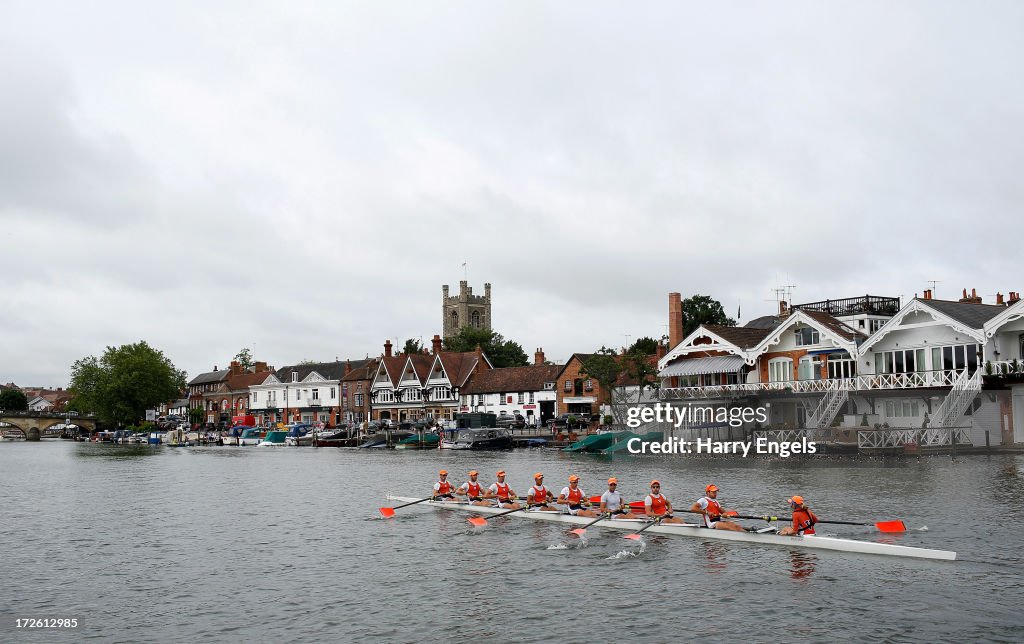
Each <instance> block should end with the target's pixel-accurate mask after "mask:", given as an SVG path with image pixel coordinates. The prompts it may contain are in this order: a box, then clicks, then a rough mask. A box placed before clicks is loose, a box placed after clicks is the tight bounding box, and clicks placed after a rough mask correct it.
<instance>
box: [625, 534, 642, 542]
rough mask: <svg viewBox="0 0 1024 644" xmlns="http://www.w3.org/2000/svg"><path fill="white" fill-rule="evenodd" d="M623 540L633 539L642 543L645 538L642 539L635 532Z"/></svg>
mask: <svg viewBox="0 0 1024 644" xmlns="http://www.w3.org/2000/svg"><path fill="white" fill-rule="evenodd" d="M622 538H623V539H632V540H633V541H640V540H641V539H643V537H641V536H640V535H639V534H637V533H635V532H634V533H633V534H627V535H626V536H624V537H622Z"/></svg>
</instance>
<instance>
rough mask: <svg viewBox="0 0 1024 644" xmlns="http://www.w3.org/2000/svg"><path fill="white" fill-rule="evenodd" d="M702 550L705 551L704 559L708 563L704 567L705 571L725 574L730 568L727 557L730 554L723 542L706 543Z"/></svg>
mask: <svg viewBox="0 0 1024 644" xmlns="http://www.w3.org/2000/svg"><path fill="white" fill-rule="evenodd" d="M701 549H702V550H703V551H704V558H705V559H707V563H706V564H705V565H704V569H705V570H707V571H708V572H714V573H720V572H725V570H726V568H728V564H727V563H726V557H727V556H728V554H729V548H728V547H727V546H726V544H724V543H722V542H721V541H706V542H704V543H703V544H702V548H701Z"/></svg>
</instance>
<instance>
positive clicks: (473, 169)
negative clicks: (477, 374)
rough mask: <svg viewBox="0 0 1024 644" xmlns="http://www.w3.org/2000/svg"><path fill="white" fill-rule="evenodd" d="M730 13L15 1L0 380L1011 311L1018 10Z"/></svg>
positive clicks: (1023, 57) (674, 5)
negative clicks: (796, 307) (449, 306)
mask: <svg viewBox="0 0 1024 644" xmlns="http://www.w3.org/2000/svg"><path fill="white" fill-rule="evenodd" d="M712 4H713V5H715V6H711V5H712ZM727 4H728V7H723V6H720V4H719V3H686V4H684V3H679V2H671V3H664V4H661V3H643V4H638V3H623V2H613V3H600V2H578V3H558V2H509V3H498V2H479V1H477V0H472V1H467V2H421V1H417V2H406V3H394V2H367V3H340V2H324V3H294V2H287V3H286V2H278V3H252V2H239V3H231V2H217V3H208V2H202V3H186V2H173V3H166V2H160V3H157V2H134V1H133V2H123V3H120V2H89V3H82V2H66V3H55V2H39V1H32V2H9V1H0V81H2V82H0V106H2V107H0V224H2V230H3V243H2V244H0V251H2V257H3V267H4V279H3V280H2V286H0V294H2V295H0V302H2V305H3V312H2V315H0V382H11V381H14V382H16V383H17V384H19V385H22V386H30V385H36V386H63V385H66V384H67V381H68V378H69V373H70V365H71V363H72V362H73V361H74V360H76V359H77V358H80V357H83V356H86V355H96V356H99V355H101V354H102V352H103V350H104V348H105V347H106V346H109V345H113V346H117V345H121V344H125V343H130V342H136V341H139V340H146V341H147V342H149V343H150V344H151V345H153V346H154V347H156V348H158V349H161V350H163V351H164V352H165V353H166V354H167V355H168V356H169V357H170V358H171V360H172V361H173V362H174V363H175V364H176V365H177V366H178V367H179V368H182V369H185V370H186V371H187V372H188V374H189V376H190V377H192V376H195V375H196V374H198V373H201V372H203V371H208V370H210V369H211V368H212V367H213V366H214V365H218V366H221V367H223V366H224V365H226V364H227V363H228V361H229V360H230V359H231V357H232V356H234V355H235V354H236V353H237V352H238V351H239V350H240V349H241V348H243V347H250V348H252V347H255V355H256V358H257V359H260V360H266V361H268V362H269V363H271V364H273V365H276V366H283V365H285V364H290V363H295V362H299V361H302V360H317V361H320V360H333V359H334V358H335V357H340V358H342V359H344V358H346V357H352V358H356V357H364V356H366V355H377V354H379V353H380V352H381V351H382V344H383V342H384V340H385V339H387V338H391V339H392V340H393V341H395V342H396V343H399V344H400V343H401V342H403V341H404V339H405V338H408V337H417V338H418V337H422V338H424V339H425V340H427V341H429V338H430V336H432V335H433V334H434V333H438V332H440V325H441V313H440V302H441V285H442V284H450V285H451V286H452V288H453V290H457V288H458V282H459V280H460V279H462V278H463V269H462V263H463V262H468V277H469V281H470V283H471V285H472V286H473V287H474V289H475V291H476V292H477V293H482V292H483V284H484V282H491V283H492V284H493V294H494V306H493V317H494V325H495V328H496V329H497V330H498V331H499V332H501V333H502V334H504V335H505V336H506V337H507V338H511V339H514V340H516V341H517V342H519V343H520V344H522V345H523V347H524V349H525V350H526V352H527V353H528V354H529V355H531V356H532V354H533V350H534V348H535V347H538V346H543V347H544V349H545V350H546V352H547V355H548V357H549V359H556V360H563V359H565V358H566V357H568V356H569V355H570V354H571V353H572V352H574V351H590V350H593V349H595V348H597V347H599V346H601V345H602V344H604V345H614V346H621V345H623V344H626V343H628V342H631V341H632V340H633V339H635V338H637V337H639V336H645V335H649V336H654V337H657V336H660V335H661V334H663V333H665V332H666V326H665V325H666V318H667V306H668V305H667V294H668V293H669V292H670V291H679V292H681V293H682V294H683V296H684V297H687V296H689V295H692V294H694V293H704V294H710V295H712V296H714V297H716V298H717V299H719V300H721V302H722V304H723V305H724V306H725V309H726V311H727V312H728V313H729V314H730V315H735V314H736V311H737V307H738V305H740V304H742V312H743V317H742V319H741V323H742V322H745V321H747V320H749V319H751V318H753V317H756V316H757V315H762V314H766V313H770V312H771V311H772V310H773V309H774V308H775V296H774V294H773V293H772V288H773V287H776V286H780V285H785V284H795V285H796V289H795V291H794V294H793V299H794V300H795V301H797V302H801V301H814V300H818V299H825V298H840V297H849V296H854V295H860V294H865V293H871V294H878V295H892V296H899V295H902V296H904V297H905V298H906V297H912V296H913V295H914V293H920V292H922V291H923V290H924V289H925V288H927V287H928V286H929V284H928V280H932V279H935V280H941V281H940V282H939V284H938V287H937V291H938V296H939V297H953V296H954V295H955V294H956V295H958V294H959V292H960V289H962V288H964V287H966V288H968V289H970V288H972V287H975V288H977V289H978V293H979V294H981V295H982V296H983V297H985V300H986V301H992V300H993V299H994V298H993V295H994V293H995V292H996V291H1000V292H1003V293H1006V292H1007V291H1010V290H1017V291H1019V290H1024V280H1022V279H1021V270H1020V249H1021V239H1022V237H1021V231H1022V228H1024V227H1022V226H1021V224H1020V220H1021V213H1020V207H1021V203H1022V202H1024V198H1022V197H1024V194H1022V193H1024V182H1022V181H1021V180H1020V178H1019V174H1020V172H1021V167H1022V158H1021V157H1022V150H1024V146H1022V135H1021V132H1022V129H1021V123H1022V116H1024V115H1022V102H1021V99H1022V93H1024V85H1022V83H1021V79H1022V78H1024V73H1022V72H1024V70H1022V69H1021V67H1022V61H1024V39H1022V38H1021V37H1020V34H1021V33H1022V28H1024V21H1022V18H1024V3H1020V2H1006V3H1000V2H983V3H966V2H957V3H943V2H937V1H928V2H902V3H899V2H897V3H893V2H879V3H866V2H850V3H845V4H843V3H838V2H822V3H817V2H797V3H789V4H786V3H780V2H760V3H743V2H733V3H727Z"/></svg>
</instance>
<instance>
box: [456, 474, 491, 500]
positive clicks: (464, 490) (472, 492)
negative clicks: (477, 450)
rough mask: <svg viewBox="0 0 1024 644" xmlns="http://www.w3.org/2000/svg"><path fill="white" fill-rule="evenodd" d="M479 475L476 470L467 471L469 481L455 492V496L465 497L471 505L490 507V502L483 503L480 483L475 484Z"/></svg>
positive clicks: (482, 490)
mask: <svg viewBox="0 0 1024 644" xmlns="http://www.w3.org/2000/svg"><path fill="white" fill-rule="evenodd" d="M479 475H480V472H477V471H476V470H470V471H469V480H468V481H466V482H465V483H463V484H462V485H460V486H459V487H458V489H456V490H455V494H457V495H459V496H464V497H467V500H468V501H469V502H470V503H472V504H473V505H490V504H491V502H490V501H484V500H483V498H484V488H483V486H482V485H480V483H478V482H477V480H476V477H477V476H479Z"/></svg>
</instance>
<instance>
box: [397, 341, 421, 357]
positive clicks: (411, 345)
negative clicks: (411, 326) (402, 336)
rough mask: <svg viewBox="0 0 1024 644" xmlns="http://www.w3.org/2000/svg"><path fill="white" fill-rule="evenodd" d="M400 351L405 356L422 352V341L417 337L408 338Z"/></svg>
mask: <svg viewBox="0 0 1024 644" xmlns="http://www.w3.org/2000/svg"><path fill="white" fill-rule="evenodd" d="M402 353H404V354H405V355H407V356H408V355H412V354H414V353H423V343H422V342H421V341H420V340H419V339H418V338H409V339H408V340H406V341H405V346H404V347H403V348H402Z"/></svg>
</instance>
